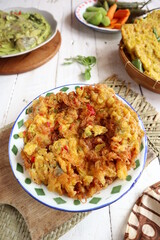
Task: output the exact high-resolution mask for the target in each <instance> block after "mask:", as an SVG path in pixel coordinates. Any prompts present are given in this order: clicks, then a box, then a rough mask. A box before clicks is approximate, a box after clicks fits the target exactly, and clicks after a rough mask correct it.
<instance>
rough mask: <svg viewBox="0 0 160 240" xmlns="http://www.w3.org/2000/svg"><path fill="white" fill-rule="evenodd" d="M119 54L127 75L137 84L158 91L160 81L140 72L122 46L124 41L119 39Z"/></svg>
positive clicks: (159, 89) (159, 90) (159, 91)
mask: <svg viewBox="0 0 160 240" xmlns="http://www.w3.org/2000/svg"><path fill="white" fill-rule="evenodd" d="M119 54H120V57H121V59H122V62H123V64H124V66H125V70H126V72H127V73H128V75H129V76H130V77H131V78H132V79H133V80H134V81H135V82H136V83H138V84H140V85H142V86H143V87H145V88H147V89H149V90H151V91H152V92H155V93H160V81H156V80H154V79H152V78H150V77H149V76H147V75H146V74H144V73H141V72H140V71H139V70H138V69H137V68H136V67H135V66H134V65H133V64H132V63H131V62H130V59H129V56H128V54H127V51H126V49H125V47H124V43H123V41H122V40H121V41H120V44H119Z"/></svg>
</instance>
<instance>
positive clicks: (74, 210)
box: [8, 83, 148, 212]
mask: <svg viewBox="0 0 160 240" xmlns="http://www.w3.org/2000/svg"><path fill="white" fill-rule="evenodd" d="M77 85H78V86H94V85H95V84H85V83H71V84H65V85H61V86H58V87H55V88H52V89H49V90H47V91H44V92H43V93H41V94H39V95H38V96H37V97H35V98H34V99H33V100H32V101H30V102H29V103H28V104H27V105H26V106H25V107H24V108H23V109H22V111H21V112H20V113H19V115H18V117H17V118H16V120H15V122H14V124H13V127H12V129H11V132H10V137H9V143H8V156H9V163H10V166H11V169H12V173H13V175H14V177H15V178H16V180H17V181H18V183H19V184H20V186H21V187H22V189H23V190H24V191H25V192H27V193H28V194H29V195H30V196H31V197H32V198H33V199H35V200H36V201H38V202H40V203H41V204H43V205H45V206H47V207H50V208H51V209H55V210H60V211H64V212H89V211H93V210H98V209H101V208H104V207H107V206H109V205H111V204H112V203H114V202H116V201H118V200H119V199H120V198H122V197H123V196H124V195H126V194H127V193H128V192H129V191H130V190H131V189H132V188H133V186H134V185H135V184H136V182H137V181H138V179H139V178H140V176H141V174H142V172H143V170H144V167H145V163H146V159H147V151H148V144H147V136H146V131H145V128H144V125H143V122H142V120H141V118H140V116H139V115H138V113H137V112H136V111H135V109H134V108H133V107H132V106H131V104H130V103H128V102H127V100H125V99H124V98H123V97H121V96H119V94H116V96H118V98H120V99H122V100H123V101H124V102H125V103H126V104H127V105H128V106H129V107H130V108H131V109H132V110H133V111H134V112H135V113H136V114H137V116H138V120H139V124H140V126H141V128H142V129H143V130H144V137H143V138H144V157H143V166H142V169H141V171H140V172H139V173H138V176H137V177H136V178H135V180H134V181H133V183H132V184H131V186H130V187H129V188H127V190H125V191H124V192H123V193H122V194H121V195H120V196H119V197H118V198H116V199H114V200H112V201H110V202H108V203H105V204H102V205H99V206H95V207H91V208H86V209H81V210H79V209H69V210H67V209H66V208H63V207H57V206H51V205H49V204H47V203H45V202H44V201H43V200H41V199H39V198H38V197H36V196H34V195H33V194H32V193H30V192H29V191H28V189H27V188H26V187H25V186H23V184H22V183H21V182H20V181H19V179H18V178H17V177H16V174H15V172H14V170H13V165H12V161H11V156H10V154H11V147H10V146H11V138H12V137H13V131H14V127H15V125H16V123H17V122H18V120H19V117H20V116H21V115H22V113H23V112H24V111H25V110H26V109H27V107H28V106H29V105H31V104H32V102H33V101H34V100H35V99H38V98H39V97H40V96H42V95H44V94H47V93H48V92H51V91H54V90H57V89H60V88H63V87H66V86H77ZM123 101H122V102H123ZM37 186H40V185H38V184H37ZM102 190H103V189H102ZM58 196H59V197H61V196H60V195H59V194H58ZM93 197H94V195H93V196H92V198H93ZM72 200H74V199H72Z"/></svg>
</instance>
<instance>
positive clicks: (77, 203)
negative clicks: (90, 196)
mask: <svg viewBox="0 0 160 240" xmlns="http://www.w3.org/2000/svg"><path fill="white" fill-rule="evenodd" d="M73 203H74V205H79V204H81V202H80V201H79V200H74V202H73Z"/></svg>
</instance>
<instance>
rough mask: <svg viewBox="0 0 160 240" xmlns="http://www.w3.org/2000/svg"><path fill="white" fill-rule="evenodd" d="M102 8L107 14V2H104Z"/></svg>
mask: <svg viewBox="0 0 160 240" xmlns="http://www.w3.org/2000/svg"><path fill="white" fill-rule="evenodd" d="M103 7H104V9H105V10H106V12H108V9H109V5H108V2H107V1H104V3H103Z"/></svg>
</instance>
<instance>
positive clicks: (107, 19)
mask: <svg viewBox="0 0 160 240" xmlns="http://www.w3.org/2000/svg"><path fill="white" fill-rule="evenodd" d="M105 3H107V2H104V5H103V6H104V7H97V6H93V7H88V8H87V9H86V11H85V12H84V14H83V17H84V19H85V20H86V21H87V22H88V23H90V24H92V25H95V26H100V27H101V26H102V27H107V28H110V29H121V27H122V25H123V24H124V23H126V22H127V20H128V18H129V16H130V10H129V9H118V10H117V4H116V3H114V4H113V5H111V6H110V7H108V5H105ZM116 10H117V11H116Z"/></svg>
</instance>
